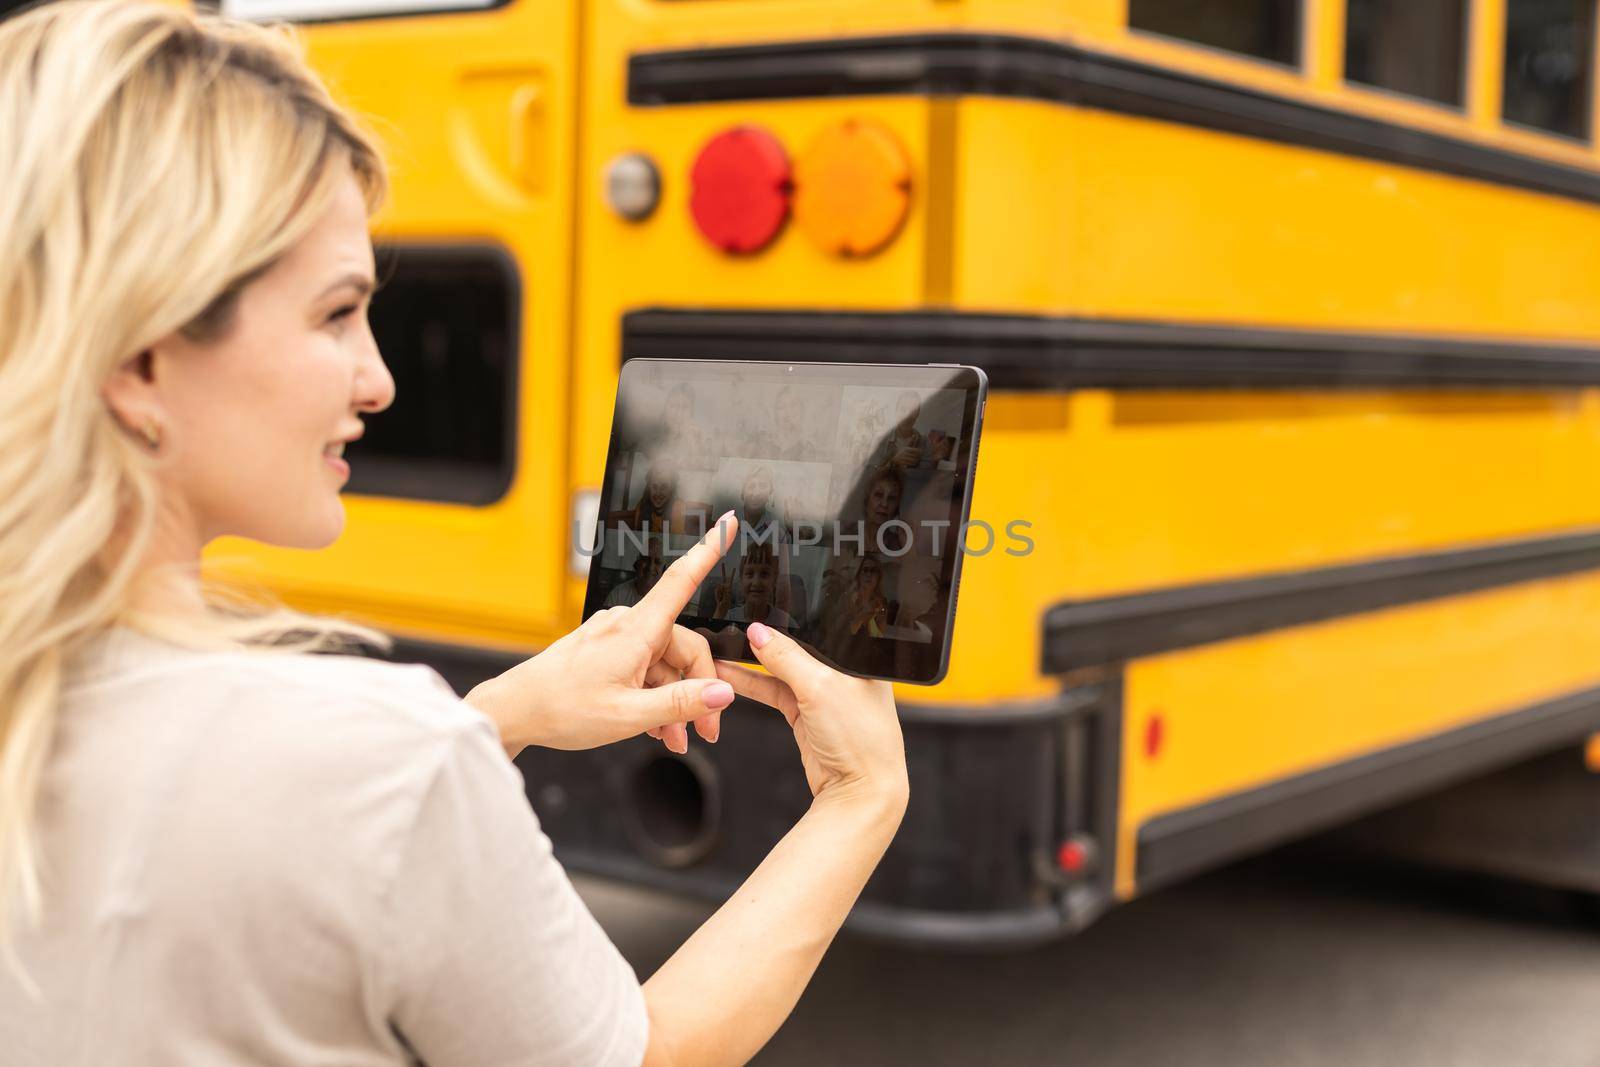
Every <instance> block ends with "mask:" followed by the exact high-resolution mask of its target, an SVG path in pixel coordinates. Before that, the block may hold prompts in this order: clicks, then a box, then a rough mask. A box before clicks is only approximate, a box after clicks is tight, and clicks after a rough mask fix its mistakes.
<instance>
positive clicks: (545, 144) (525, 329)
mask: <svg viewBox="0 0 1600 1067" xmlns="http://www.w3.org/2000/svg"><path fill="white" fill-rule="evenodd" d="M303 33H304V36H305V39H306V41H307V43H308V45H309V47H310V53H311V58H312V61H313V63H314V65H315V66H316V67H317V68H318V69H319V70H320V71H321V72H322V73H323V75H324V76H325V77H326V78H327V79H328V81H329V82H330V83H331V86H332V88H333V89H334V91H335V93H336V94H337V95H338V96H339V97H340V98H341V99H342V100H344V101H345V102H346V103H348V104H350V105H351V106H352V107H354V108H355V109H357V110H358V111H359V112H361V113H362V114H364V115H365V116H367V117H368V124H369V126H370V127H372V128H373V129H374V130H375V131H376V133H377V134H378V136H379V137H380V139H381V140H382V141H383V142H384V144H385V148H386V151H387V153H388V157H389V161H390V165H391V168H392V196H391V199H390V201H389V203H388V204H387V205H386V206H385V208H384V210H383V212H382V213H381V214H380V216H379V217H378V219H377V220H376V233H375V237H376V239H377V240H379V241H380V242H381V241H386V240H387V241H404V242H412V243H415V242H423V243H428V242H443V243H447V244H474V245H481V244H488V245H492V246H495V247H498V248H500V249H502V250H504V251H505V252H506V253H507V254H508V255H509V256H510V257H511V259H512V260H513V261H514V262H515V264H516V268H517V272H518V275H519V278H518V281H519V284H520V286H521V288H522V297H523V304H522V308H521V338H520V341H521V343H520V351H521V358H520V361H519V366H518V392H517V398H516V399H517V404H518V414H519V421H518V455H517V467H516V476H515V481H514V484H513V485H512V487H511V489H510V491H509V493H508V494H507V495H506V496H505V497H504V498H503V499H502V500H500V501H499V502H497V503H496V504H494V505H492V506H489V507H483V508H475V507H464V506H457V505H441V504H433V503H428V502H424V501H402V500H389V499H379V498H365V497H359V496H347V497H346V511H347V516H348V522H347V525H346V530H345V532H344V535H343V536H342V537H341V538H340V539H339V541H338V542H337V543H336V544H334V545H333V546H332V547H331V548H330V549H327V550H325V551H321V552H316V553H306V552H295V551H290V550H284V549H274V548H268V547H265V546H261V545H255V544H252V543H249V542H243V541H238V540H234V539H224V540H222V541H219V542H217V543H216V544H215V545H214V546H212V548H211V549H210V550H209V552H208V554H207V559H208V566H209V567H211V568H212V569H213V570H219V569H220V570H228V571H230V572H232V573H235V574H242V575H250V576H252V577H253V578H258V579H259V580H261V581H264V582H266V583H267V584H268V585H270V586H272V587H274V588H276V589H278V590H279V591H281V592H282V593H283V594H284V595H285V596H286V597H287V598H288V599H289V600H291V601H292V602H295V603H299V604H303V605H306V606H308V607H318V608H325V609H329V610H342V611H346V612H348V613H349V614H352V615H355V616H358V617H361V618H365V619H371V620H373V621H376V622H380V623H382V624H384V625H389V626H392V627H394V628H396V629H399V630H405V631H408V632H418V633H425V634H432V635H435V636H457V637H461V638H477V637H482V638H484V639H485V640H489V641H493V640H497V639H498V640H502V641H515V642H518V643H520V644H522V645H535V644H542V643H544V642H545V641H548V640H549V639H551V638H552V637H553V636H555V635H556V634H558V633H559V632H561V630H562V629H563V628H564V626H565V624H566V619H565V616H564V611H563V609H564V607H565V603H564V601H565V593H566V575H565V563H566V553H567V546H568V534H567V507H568V501H567V482H566V474H565V470H564V457H565V456H566V450H567V444H568V422H567V418H568V408H569V404H568V392H569V389H570V387H571V376H570V360H569V352H570V304H571V270H570V265H571V257H572V215H571V200H572V185H571V182H572V169H573V163H574V157H573V148H574V130H573V126H574V123H575V121H576V104H575V99H574V94H575V92H576V70H575V65H574V60H575V56H576V50H577V24H576V16H575V14H574V12H573V10H572V9H571V8H570V7H569V6H568V5H564V4H535V3H515V4H512V5H510V6H508V7H505V8H502V9H498V10H494V11H488V12H481V13H471V14H461V13H456V14H447V15H434V16H421V17H407V18H393V19H377V20H363V21H354V22H344V23H330V24H327V25H318V26H310V27H304V28H303ZM380 268H381V262H380Z"/></svg>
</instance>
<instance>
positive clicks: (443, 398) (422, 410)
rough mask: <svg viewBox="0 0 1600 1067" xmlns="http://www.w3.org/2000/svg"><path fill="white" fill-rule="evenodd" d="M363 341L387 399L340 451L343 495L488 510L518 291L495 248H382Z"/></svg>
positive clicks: (511, 415) (503, 435)
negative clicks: (368, 339) (387, 379)
mask: <svg viewBox="0 0 1600 1067" xmlns="http://www.w3.org/2000/svg"><path fill="white" fill-rule="evenodd" d="M377 262H378V273H379V277H380V279H381V285H380V286H379V289H378V292H377V293H376V294H375V295H374V296H373V299H372V310H371V316H370V318H371V322H372V333H373V337H374V338H376V339H377V342H378V349H379V351H380V352H382V353H383V358H384V362H385V363H387V364H388V366H389V372H390V373H391V374H392V375H393V376H394V381H395V400H394V403H393V405H391V406H390V407H389V409H388V410H387V411H384V412H383V413H382V414H379V415H375V416H372V417H370V418H369V419H368V420H367V432H366V435H365V436H364V437H363V438H362V439H361V440H360V441H358V442H356V443H355V444H354V445H353V446H352V447H351V449H350V452H351V454H352V456H356V457H359V461H357V462H352V463H351V465H350V466H351V476H350V482H349V485H348V489H349V491H350V492H355V493H366V494H371V495H376V496H398V497H409V498H417V499H424V500H441V501H449V502H455V503H464V504H487V503H491V502H493V501H494V500H497V499H499V498H500V497H501V496H503V495H504V493H505V491H506V489H507V488H509V487H510V484H511V475H512V465H513V457H514V455H515V450H514V448H513V447H512V437H511V434H512V428H513V427H514V426H515V425H516V418H515V415H516V411H515V404H516V388H515V385H516V361H515V358H514V354H515V352H516V345H517V334H518V304H519V302H520V292H519V290H520V286H519V285H518V281H517V277H516V271H515V268H514V267H513V265H512V262H511V259H510V257H509V256H508V255H507V254H506V253H504V252H502V251H500V250H499V249H494V248H472V247H452V248H429V247H416V246H404V245H402V246H394V245H390V246H385V247H381V248H379V249H378V255H377Z"/></svg>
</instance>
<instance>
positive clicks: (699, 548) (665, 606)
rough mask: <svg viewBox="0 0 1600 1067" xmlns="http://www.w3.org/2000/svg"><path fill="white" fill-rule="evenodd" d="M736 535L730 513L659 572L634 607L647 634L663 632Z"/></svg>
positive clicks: (733, 520) (737, 529)
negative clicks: (659, 574) (648, 589)
mask: <svg viewBox="0 0 1600 1067" xmlns="http://www.w3.org/2000/svg"><path fill="white" fill-rule="evenodd" d="M738 532H739V520H738V519H736V518H734V517H733V512H732V511H731V510H730V511H728V512H727V513H725V514H724V515H723V516H722V517H721V518H720V519H718V520H717V521H716V524H715V525H714V526H712V528H711V529H710V530H708V531H707V532H706V535H705V536H704V537H702V538H701V539H700V540H699V541H698V542H696V544H695V546H694V547H693V548H691V549H690V550H689V551H687V552H685V553H684V554H683V555H682V556H681V557H680V558H679V559H677V560H675V561H674V562H673V564H672V566H670V567H668V568H667V569H666V570H665V571H663V572H662V573H661V577H660V578H658V579H657V580H656V584H655V585H654V586H652V587H651V588H650V591H649V592H648V593H646V594H645V595H644V596H643V597H642V598H641V599H640V600H639V603H638V604H637V605H635V606H634V609H633V616H634V618H635V619H638V620H639V621H642V622H643V623H644V624H645V625H646V626H647V627H649V629H650V632H651V633H657V632H661V633H665V632H666V628H667V627H670V626H671V625H672V623H673V620H675V619H677V617H678V615H679V614H680V613H681V612H682V611H683V608H684V605H686V604H688V603H689V598H690V597H692V596H694V594H695V590H697V589H699V588H700V584H701V583H702V582H704V581H705V580H706V575H708V574H710V573H711V568H713V567H715V566H716V565H717V561H718V560H720V559H721V558H722V556H723V553H725V552H726V551H727V550H728V547H729V546H730V545H732V544H733V539H734V537H735V536H736V535H737V534H738Z"/></svg>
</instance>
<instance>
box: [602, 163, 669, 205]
mask: <svg viewBox="0 0 1600 1067" xmlns="http://www.w3.org/2000/svg"><path fill="white" fill-rule="evenodd" d="M660 202H661V171H660V170H658V169H657V168H656V165H655V162H654V161H653V160H652V159H651V158H650V157H649V156H647V155H645V154H644V153H643V152H624V153H623V154H622V155H620V156H618V157H617V158H616V159H613V160H612V161H611V162H610V163H609V164H608V165H607V166H606V203H608V204H610V205H611V210H613V211H615V212H616V213H617V214H618V215H621V216H622V217H623V218H625V219H627V220H628V221H630V222H640V221H642V220H644V219H647V218H649V217H650V215H651V213H652V212H654V211H655V209H656V205H657V204H659V203H660Z"/></svg>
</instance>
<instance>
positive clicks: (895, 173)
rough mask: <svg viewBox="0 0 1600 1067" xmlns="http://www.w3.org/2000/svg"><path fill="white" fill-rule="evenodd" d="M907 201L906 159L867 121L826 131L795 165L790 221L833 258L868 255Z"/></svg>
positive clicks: (889, 235) (890, 231)
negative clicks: (792, 210) (833, 256)
mask: <svg viewBox="0 0 1600 1067" xmlns="http://www.w3.org/2000/svg"><path fill="white" fill-rule="evenodd" d="M910 202H911V161H910V159H909V158H908V157H907V156H906V152H905V149H904V148H902V147H901V146H900V142H899V140H898V139H896V137H895V135H894V134H893V133H892V132H891V131H890V130H889V128H888V127H886V126H884V125H882V124H881V123H878V122H874V121H872V120H871V119H847V120H845V121H844V122H841V123H839V124H837V125H835V126H831V127H829V128H828V129H826V130H824V131H823V132H822V133H821V134H820V135H819V136H818V137H817V139H816V140H815V141H813V142H812V143H811V145H810V146H809V147H808V148H807V149H806V151H805V152H804V153H803V154H802V155H801V156H800V158H799V159H798V160H797V161H796V163H795V203H794V214H795V223H796V225H798V226H799V227H800V228H801V229H802V230H804V231H805V232H806V234H807V235H808V236H809V237H810V238H811V239H812V240H813V241H815V242H816V243H817V245H818V246H819V247H821V248H822V249H823V250H824V251H826V252H830V253H832V254H834V255H840V256H866V255H871V254H872V253H873V252H876V251H877V250H878V249H880V248H882V247H883V246H884V245H886V244H888V243H889V242H890V241H891V240H893V239H894V236H895V234H896V233H897V232H898V231H899V229H900V225H901V223H902V222H904V221H905V217H906V211H907V209H908V208H909V206H910Z"/></svg>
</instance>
